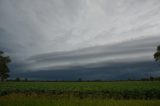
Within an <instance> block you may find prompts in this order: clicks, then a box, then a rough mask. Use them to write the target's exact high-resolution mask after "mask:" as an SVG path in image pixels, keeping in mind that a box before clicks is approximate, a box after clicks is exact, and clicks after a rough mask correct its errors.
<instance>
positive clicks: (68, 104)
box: [0, 81, 160, 106]
mask: <svg viewBox="0 0 160 106" xmlns="http://www.w3.org/2000/svg"><path fill="white" fill-rule="evenodd" d="M22 105H23V106H50V105H53V106H129V105H130V106H160V81H119V82H118V81H116V82H3V83H0V106H22Z"/></svg>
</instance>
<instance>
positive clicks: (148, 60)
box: [0, 0, 160, 79]
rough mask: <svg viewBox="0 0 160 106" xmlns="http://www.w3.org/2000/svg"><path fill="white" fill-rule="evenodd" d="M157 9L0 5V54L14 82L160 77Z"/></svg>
mask: <svg viewBox="0 0 160 106" xmlns="http://www.w3.org/2000/svg"><path fill="white" fill-rule="evenodd" d="M159 10H160V1H159V0H118V1H117V0H45V1H44V0H34V1H33V0H14V1H13V0H1V1H0V50H3V51H4V52H6V54H7V55H10V56H11V59H12V63H11V64H10V68H11V76H12V77H13V78H14V77H15V76H17V75H20V74H24V73H30V74H24V75H22V76H23V77H27V75H28V76H29V77H31V78H37V79H38V78H39V79H41V78H42V79H47V78H48V79H69V78H71V76H72V78H71V79H76V78H78V77H82V78H85V79H87V78H88V79H101V78H102V79H121V78H122V79H123V78H128V77H133V76H134V77H135V78H141V77H144V76H145V73H147V72H148V70H149V69H150V71H151V72H150V71H149V72H150V73H151V74H152V75H160V73H159V72H158V71H160V67H159V66H158V65H157V63H155V62H154V59H153V53H154V52H155V50H156V46H158V45H159V44H160V42H159V40H160V30H159V29H160V20H159V18H160V11H159ZM131 64H132V65H131ZM145 64H146V65H145ZM130 65H131V66H130ZM116 67H119V68H116ZM130 67H131V68H130ZM128 71H129V73H132V74H129V73H128ZM138 71H139V72H140V73H141V74H140V75H139V76H138V75H137V72H138ZM45 72H46V74H45V75H44V74H39V76H37V77H35V76H34V75H35V73H45ZM82 72H83V73H82ZM47 73H48V74H47ZM51 73H54V75H53V74H51ZM56 73H57V76H55V74H56ZM73 73H74V74H73ZM25 75H26V76H25ZM32 75H33V76H32ZM42 75H44V76H42ZM50 75H53V76H50ZM124 76H125V77H124Z"/></svg>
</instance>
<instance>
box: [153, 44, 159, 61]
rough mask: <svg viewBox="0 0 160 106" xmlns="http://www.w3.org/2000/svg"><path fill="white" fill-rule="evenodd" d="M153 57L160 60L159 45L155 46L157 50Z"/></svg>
mask: <svg viewBox="0 0 160 106" xmlns="http://www.w3.org/2000/svg"><path fill="white" fill-rule="evenodd" d="M154 59H155V61H156V62H157V61H160V45H159V46H158V47H157V52H156V53H154Z"/></svg>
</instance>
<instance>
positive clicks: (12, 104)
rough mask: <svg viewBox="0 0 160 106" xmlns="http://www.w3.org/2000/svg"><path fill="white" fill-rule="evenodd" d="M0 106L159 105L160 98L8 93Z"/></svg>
mask: <svg viewBox="0 0 160 106" xmlns="http://www.w3.org/2000/svg"><path fill="white" fill-rule="evenodd" d="M0 106H160V100H113V99H90V98H85V99H79V98H76V97H68V98H67V97H64V98H63V97H60V96H59V97H58V98H55V97H54V96H51V95H37V94H32V95H25V94H10V95H6V96H3V97H0Z"/></svg>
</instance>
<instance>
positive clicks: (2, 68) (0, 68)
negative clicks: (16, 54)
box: [0, 51, 11, 81]
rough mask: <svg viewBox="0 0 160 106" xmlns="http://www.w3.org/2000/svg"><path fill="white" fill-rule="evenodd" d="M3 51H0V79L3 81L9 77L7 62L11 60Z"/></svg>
mask: <svg viewBox="0 0 160 106" xmlns="http://www.w3.org/2000/svg"><path fill="white" fill-rule="evenodd" d="M3 54H4V53H3V52H2V51H0V80H1V81H4V80H5V79H7V78H8V77H9V74H8V72H9V68H8V66H7V64H8V63H10V62H11V60H10V58H9V56H4V55H3Z"/></svg>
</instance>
